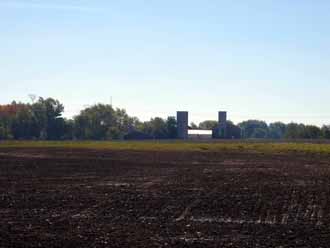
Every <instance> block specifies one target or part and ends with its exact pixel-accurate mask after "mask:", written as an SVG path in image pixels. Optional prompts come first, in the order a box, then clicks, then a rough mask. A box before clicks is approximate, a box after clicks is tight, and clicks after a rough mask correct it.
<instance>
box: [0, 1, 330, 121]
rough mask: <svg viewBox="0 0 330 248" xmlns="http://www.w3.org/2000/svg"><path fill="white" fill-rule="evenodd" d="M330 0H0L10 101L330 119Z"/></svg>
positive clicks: (73, 108) (202, 115)
mask: <svg viewBox="0 0 330 248" xmlns="http://www.w3.org/2000/svg"><path fill="white" fill-rule="evenodd" d="M329 12H330V2H329V1H325V0H324V1H321V0H315V1H310V0H308V1H307V0H292V1H291V0H290V1H288V0H276V1H275V0H274V1H271V0H235V1H229V0H228V1H221V0H218V1H208V0H203V1H202V0H200V1H194V0H189V1H188V0H181V1H174V0H166V1H138V0H135V1H128V0H121V1H108V0H107V1H105V0H104V1H103V0H99V1H97V0H96V1H87V0H86V1H83V0H81V1H79V0H76V1H73V0H72V1H69V0H66V1H60V0H57V1H56V0H52V1H50V0H49V1H47V0H42V1H41V0H40V1H37V0H36V1H33V0H20V1H19V0H0V86H1V91H0V103H8V102H11V101H12V100H13V99H16V100H17V101H24V102H26V101H29V97H28V94H31V93H33V94H36V95H39V96H44V97H47V96H51V97H55V98H57V99H59V100H60V101H61V102H63V103H64V105H65V107H66V113H65V115H66V116H72V115H74V114H77V113H78V112H79V110H80V109H82V108H83V107H84V106H87V105H90V104H94V103H98V102H103V103H109V102H110V98H111V97H112V102H113V105H114V106H117V107H122V108H125V109H126V110H127V111H128V113H129V114H131V115H135V116H137V117H139V118H140V119H142V120H147V119H149V118H150V117H151V116H161V117H166V116H168V115H175V112H176V110H189V111H190V116H189V117H190V121H195V122H199V121H202V120H205V119H216V118H217V111H218V110H227V111H228V116H229V118H230V119H231V120H233V121H234V122H239V121H241V120H245V119H261V120H265V121H267V122H271V121H275V120H280V121H283V122H290V121H296V122H304V123H308V124H317V125H321V124H330V109H329V108H328V106H329V105H330V97H329V92H330V83H329V82H330V70H329V68H330V60H329V57H330V49H329V44H330V30H329V29H330V26H329V23H330V15H329Z"/></svg>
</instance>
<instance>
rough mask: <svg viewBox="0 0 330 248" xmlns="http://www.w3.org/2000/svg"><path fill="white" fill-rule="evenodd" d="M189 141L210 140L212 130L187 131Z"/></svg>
mask: <svg viewBox="0 0 330 248" xmlns="http://www.w3.org/2000/svg"><path fill="white" fill-rule="evenodd" d="M188 138H189V139H212V130H201V129H189V130H188Z"/></svg>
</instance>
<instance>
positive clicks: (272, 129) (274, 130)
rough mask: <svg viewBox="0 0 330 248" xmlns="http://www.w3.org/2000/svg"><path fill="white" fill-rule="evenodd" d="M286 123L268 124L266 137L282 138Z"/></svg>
mask: <svg viewBox="0 0 330 248" xmlns="http://www.w3.org/2000/svg"><path fill="white" fill-rule="evenodd" d="M285 131H286V125H285V124H284V123H282V122H274V123H270V124H269V133H268V138H270V139H282V138H284V135H285Z"/></svg>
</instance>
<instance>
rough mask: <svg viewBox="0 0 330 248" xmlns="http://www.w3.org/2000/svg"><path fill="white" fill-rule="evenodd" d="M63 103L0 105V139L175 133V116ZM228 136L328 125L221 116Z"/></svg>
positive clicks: (294, 133)
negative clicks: (74, 108) (70, 110)
mask: <svg viewBox="0 0 330 248" xmlns="http://www.w3.org/2000/svg"><path fill="white" fill-rule="evenodd" d="M63 112H64V106H63V104H62V103H60V102H59V101H58V100H56V99H53V98H46V99H44V98H42V97H40V98H39V99H38V100H37V101H36V102H34V103H17V102H15V101H13V102H12V103H11V104H8V105H0V140H11V139H15V140H113V139H121V140H123V139H175V138H176V137H177V123H176V119H175V117H171V116H170V117H168V118H166V119H163V118H160V117H155V118H151V119H150V120H149V121H144V122H142V121H140V120H139V119H138V118H136V117H132V116H129V115H128V114H127V112H126V111H125V109H120V108H113V107H112V106H111V105H108V104H96V105H93V106H91V107H87V108H85V109H83V110H82V111H80V113H79V114H78V115H77V116H75V117H73V118H72V119H66V118H63V117H62V114H63ZM189 128H191V129H208V130H216V128H217V121H212V120H206V121H203V122H201V123H199V125H196V124H194V123H191V124H190V125H189ZM223 138H228V139H252V138H255V139H258V138H259V139H330V126H326V125H324V126H323V127H322V128H319V127H317V126H313V125H304V124H298V123H289V124H284V123H282V122H274V123H270V124H267V123H266V122H264V121H260V120H248V121H243V122H241V123H238V124H237V125H235V124H234V123H233V122H231V121H228V122H227V130H226V136H225V137H223Z"/></svg>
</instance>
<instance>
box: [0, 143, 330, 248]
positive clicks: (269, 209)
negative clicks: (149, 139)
mask: <svg viewBox="0 0 330 248" xmlns="http://www.w3.org/2000/svg"><path fill="white" fill-rule="evenodd" d="M329 244H330V157H329V155H320V154H319V155H313V154H309V155H307V154H302V153H301V154H300V153H295V154H293V153H287V154H285V153H281V154H270V153H260V152H259V153H251V152H239V151H232V152H231V151H222V152H210V151H205V152H203V151H200V152H197V151H191V152H184V151H171V152H166V151H157V152H156V151H154V152H148V151H111V150H88V149H60V148H44V149H42V148H38V149H37V148H19V149H18V148H1V149H0V247H120V248H122V247H243V248H244V247H329Z"/></svg>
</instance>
